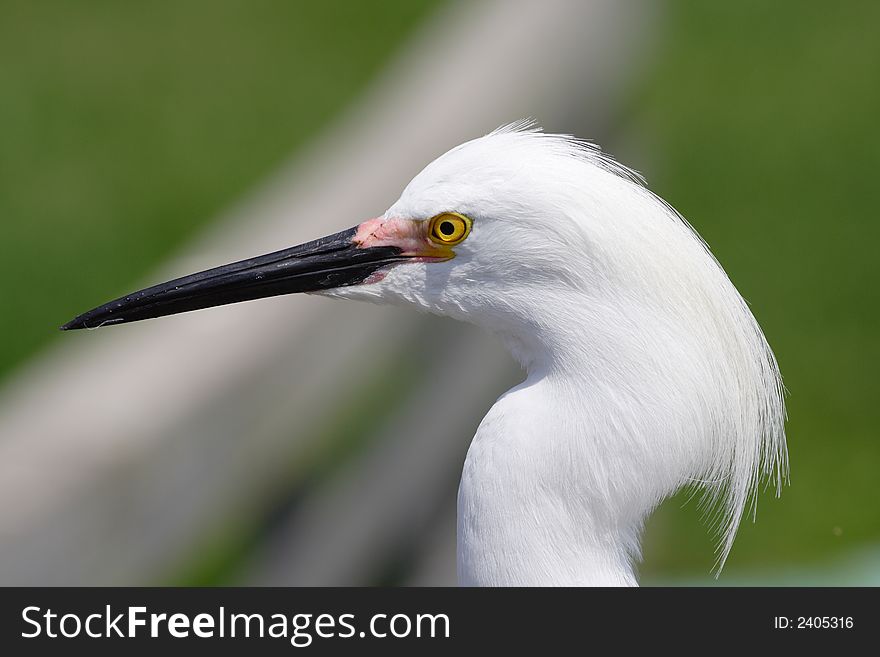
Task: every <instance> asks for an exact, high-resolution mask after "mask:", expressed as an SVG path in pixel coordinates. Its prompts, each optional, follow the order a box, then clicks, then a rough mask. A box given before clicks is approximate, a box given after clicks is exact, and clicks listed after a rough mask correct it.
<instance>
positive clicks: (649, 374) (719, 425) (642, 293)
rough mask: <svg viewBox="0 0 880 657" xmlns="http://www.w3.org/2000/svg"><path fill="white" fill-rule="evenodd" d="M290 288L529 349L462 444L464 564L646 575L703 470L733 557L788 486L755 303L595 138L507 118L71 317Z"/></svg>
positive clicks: (622, 579)
mask: <svg viewBox="0 0 880 657" xmlns="http://www.w3.org/2000/svg"><path fill="white" fill-rule="evenodd" d="M293 292H315V293H321V294H327V295H330V296H338V297H347V298H358V299H367V300H371V301H381V302H391V303H405V304H410V305H415V306H416V307H418V308H421V309H424V310H428V311H431V312H435V313H439V314H442V315H450V316H452V317H456V318H458V319H462V320H465V321H468V322H473V323H474V324H477V325H479V326H482V327H484V328H486V329H488V330H490V331H492V332H494V333H496V334H498V335H499V336H500V338H501V339H502V340H503V341H504V343H505V344H506V345H507V347H508V348H509V349H510V351H511V353H512V354H513V355H514V356H515V357H516V358H517V360H519V362H520V363H522V365H523V367H524V368H525V369H526V371H527V376H526V379H525V381H524V382H523V383H521V384H520V385H518V386H517V387H515V388H514V389H513V390H510V391H509V392H507V393H506V394H505V395H503V396H502V397H501V398H500V399H499V400H498V402H497V403H496V404H495V405H494V406H493V407H492V408H491V409H490V411H489V413H488V414H487V415H486V417H485V419H484V420H483V422H482V423H481V424H480V427H479V429H478V430H477V434H476V436H475V437H474V439H473V442H472V444H471V446H470V449H469V451H468V454H467V458H466V460H465V464H464V472H463V473H462V479H461V486H460V488H459V496H458V560H459V577H460V580H461V582H462V583H463V584H487V585H501V584H545V585H546V584H635V583H636V576H635V569H634V564H635V563H636V562H637V561H638V558H639V543H640V536H641V532H642V527H643V525H644V522H645V519H646V518H647V517H648V515H649V514H650V513H651V512H652V511H653V510H654V508H655V507H656V506H657V505H658V504H659V503H660V502H661V500H663V499H664V498H665V497H668V496H669V495H672V494H673V493H675V492H676V491H677V490H679V489H680V488H681V487H683V486H687V485H697V486H700V487H702V488H703V489H704V490H705V491H706V492H707V498H706V499H708V500H709V501H718V502H719V508H720V510H719V514H718V519H719V522H720V527H721V532H720V533H721V541H720V546H719V561H718V566H719V568H720V567H721V566H722V565H723V564H724V560H725V559H726V558H727V555H728V554H729V552H730V549H731V546H732V544H733V539H734V535H735V534H736V529H737V527H738V525H739V522H740V519H741V518H742V514H743V511H744V509H745V507H746V505H747V503H748V501H749V498H750V496H751V495H752V494H753V493H754V491H755V488H756V485H757V482H758V479H759V477H760V476H761V475H764V476H767V477H771V478H773V479H774V480H775V482H776V485H777V488H778V487H780V486H781V484H782V480H783V477H784V476H785V473H786V448H785V435H784V431H783V420H784V415H785V411H784V406H783V394H782V384H781V381H780V378H779V371H778V368H777V366H776V361H775V359H774V357H773V353H772V352H771V351H770V347H769V346H768V345H767V342H766V340H765V339H764V335H763V334H762V333H761V329H760V328H759V327H758V324H757V322H756V321H755V318H754V317H753V316H752V314H751V312H750V311H749V309H748V306H747V305H746V303H745V302H744V301H743V299H742V297H740V295H739V293H738V292H737V291H736V288H734V286H733V284H732V283H731V282H730V280H729V279H728V278H727V275H726V274H725V273H724V270H723V269H722V268H721V266H720V265H719V264H718V262H717V261H716V260H715V259H714V258H713V257H712V255H711V253H710V252H709V250H708V248H707V246H706V245H705V244H704V243H703V242H702V241H701V240H700V238H699V237H698V236H697V234H696V233H695V232H694V231H693V229H692V228H691V227H690V226H689V225H688V224H687V222H686V221H685V220H684V219H682V217H681V216H679V215H678V214H677V213H676V212H675V210H673V209H672V208H671V207H670V206H669V205H667V204H666V203H665V202H663V201H662V200H661V199H659V198H658V197H657V196H655V195H654V194H652V193H651V192H649V191H648V190H647V189H646V188H645V187H644V186H643V185H642V184H641V180H640V179H639V177H638V176H637V175H635V174H634V173H632V172H631V171H630V170H629V169H626V168H625V167H622V166H620V165H619V164H617V163H615V162H614V161H613V160H611V159H610V158H608V157H606V156H604V155H602V154H601V153H600V152H599V150H598V149H597V148H595V147H593V146H591V145H589V144H586V143H584V142H580V141H577V140H575V139H573V138H571V137H566V136H561V135H546V134H542V133H540V132H538V131H537V130H534V129H531V128H530V127H529V125H528V124H523V123H520V124H515V125H512V126H508V127H506V128H502V129H500V130H498V131H496V132H493V133H492V134H490V135H487V136H485V137H482V138H480V139H475V140H473V141H470V142H468V143H466V144H463V145H461V146H459V147H457V148H454V149H452V150H451V151H449V152H448V153H446V154H445V155H443V156H442V157H440V158H438V159H437V160H436V161H434V162H433V163H431V164H430V165H428V166H427V167H426V168H425V169H424V171H422V172H421V173H420V174H419V175H417V176H416V177H415V178H414V179H413V180H412V182H410V184H409V185H408V186H407V187H406V189H405V190H404V191H403V194H402V195H401V197H400V199H399V200H398V201H397V202H396V203H395V204H394V205H393V206H391V208H390V209H389V210H388V211H387V212H386V213H385V215H384V216H382V217H377V218H375V219H369V220H367V221H365V222H363V223H361V224H359V225H358V226H355V227H354V228H351V229H349V230H347V231H342V232H340V233H336V234H335V235H329V236H327V237H324V238H322V239H319V240H315V241H313V242H309V243H306V244H301V245H299V246H295V247H291V248H288V249H284V250H282V251H278V252H275V253H270V254H267V255H264V256H259V257H256V258H250V259H248V260H242V261H240V262H236V263H231V264H229V265H223V266H221V267H216V268H214V269H211V270H208V271H204V272H198V273H195V274H192V275H190V276H185V277H183V278H179V279H175V280H173V281H168V282H166V283H162V284H159V285H156V286H153V287H150V288H146V289H144V290H140V291H138V292H134V293H132V294H129V295H127V296H125V297H121V298H119V299H116V300H115V301H111V302H109V303H106V304H104V305H102V306H99V307H97V308H94V309H92V310H90V311H88V312H86V313H84V314H82V315H80V316H79V317H76V318H75V319H73V320H71V321H70V322H68V323H67V324H65V325H64V327H63V328H64V329H66V330H71V329H82V328H92V327H96V326H104V325H108V324H120V323H126V322H132V321H139V320H142V319H150V318H154V317H161V316H164V315H170V314H175V313H179V312H187V311H191V310H198V309H201V308H208V307H211V306H217V305H223V304H227V303H235V302H238V301H246V300H250V299H258V298H262V297H268V296H276V295H279V294H289V293H293ZM436 357H438V358H442V354H438V355H437V356H436ZM474 366H475V367H478V366H479V363H474ZM462 376H467V373H465V372H463V373H462ZM444 411H445V412H454V409H452V410H448V411H446V410H445V409H444ZM427 420H428V421H432V422H443V420H444V417H443V415H442V414H438V416H437V417H431V418H427Z"/></svg>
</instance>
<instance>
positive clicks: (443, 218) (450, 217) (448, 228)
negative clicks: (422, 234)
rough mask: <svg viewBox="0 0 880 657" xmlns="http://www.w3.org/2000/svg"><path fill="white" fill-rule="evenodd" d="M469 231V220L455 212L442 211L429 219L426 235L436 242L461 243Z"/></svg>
mask: <svg viewBox="0 0 880 657" xmlns="http://www.w3.org/2000/svg"><path fill="white" fill-rule="evenodd" d="M470 232H471V220H470V219H468V218H467V217H465V216H464V215H463V214H458V213H457V212H444V213H442V214H438V215H437V216H436V217H433V218H432V219H431V225H430V226H429V227H428V236H429V237H430V238H431V239H432V240H433V241H434V242H437V243H438V244H448V245H450V246H455V245H456V244H461V243H462V242H463V241H464V238H465V237H467V236H468V234H469V233H470Z"/></svg>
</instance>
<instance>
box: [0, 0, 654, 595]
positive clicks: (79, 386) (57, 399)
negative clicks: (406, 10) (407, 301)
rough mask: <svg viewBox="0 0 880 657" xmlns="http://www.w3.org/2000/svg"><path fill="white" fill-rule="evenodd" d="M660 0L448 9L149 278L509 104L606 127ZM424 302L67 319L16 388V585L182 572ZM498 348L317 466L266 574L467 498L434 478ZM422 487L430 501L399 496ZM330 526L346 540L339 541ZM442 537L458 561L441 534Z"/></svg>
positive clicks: (346, 553)
mask: <svg viewBox="0 0 880 657" xmlns="http://www.w3.org/2000/svg"><path fill="white" fill-rule="evenodd" d="M646 6H647V3H644V2H635V1H632V2H617V1H614V0H602V1H598V0H597V1H595V2H582V1H578V0H544V1H540V2H538V1H535V2H526V1H508V0H493V1H487V2H480V3H477V2H462V3H458V4H454V5H452V6H450V7H449V8H448V9H446V10H444V11H443V12H441V14H440V15H438V16H437V17H436V18H435V19H434V20H433V21H432V22H431V23H430V24H428V25H426V26H425V27H424V29H422V30H421V31H420V32H419V33H418V34H417V35H416V37H415V38H414V39H413V40H412V41H411V42H410V43H409V44H408V45H407V47H406V48H405V49H404V50H403V51H402V52H401V53H400V54H399V56H398V57H397V59H396V61H395V62H394V63H393V64H392V65H391V66H390V67H389V68H388V69H387V70H386V71H385V73H384V74H383V76H382V77H381V78H380V79H379V80H377V81H376V82H375V83H374V85H373V86H372V88H371V90H370V92H369V93H368V94H367V95H366V97H365V98H364V99H362V101H361V102H360V103H359V104H358V105H357V106H356V107H354V108H353V109H351V110H350V111H349V112H347V113H346V115H345V116H344V117H343V118H342V119H341V120H340V121H338V122H337V123H336V125H334V126H333V127H332V129H331V130H330V131H329V132H328V134H327V135H326V136H325V137H323V138H322V139H320V140H318V141H316V142H314V143H313V144H312V146H311V147H310V148H308V149H305V151H304V152H302V153H301V154H300V155H299V157H298V158H297V159H296V161H295V162H293V163H292V164H291V165H290V166H289V167H286V168H285V169H284V170H283V171H281V172H279V173H278V175H276V176H275V177H274V178H273V180H271V181H270V182H269V183H268V184H267V185H266V187H265V188H264V189H263V190H262V191H261V192H260V193H258V194H256V195H255V196H254V197H253V198H252V199H251V200H250V201H248V202H246V203H244V204H242V205H240V206H239V207H236V208H234V209H233V210H232V211H231V212H230V213H229V214H228V216H227V217H225V218H224V220H223V221H221V222H219V223H218V224H217V226H216V228H215V229H214V230H213V232H212V233H211V234H210V235H207V236H206V237H205V238H204V239H203V240H201V241H200V242H199V243H197V244H194V245H193V246H192V248H191V250H190V252H189V253H188V254H186V255H185V256H183V257H181V258H179V259H177V260H176V261H175V262H173V263H172V264H170V265H169V266H167V267H165V268H164V269H163V271H161V272H157V273H156V275H155V276H154V277H151V279H150V280H148V281H144V283H145V284H149V283H151V282H155V281H158V280H160V279H165V278H169V277H172V276H175V275H180V274H184V273H189V272H190V271H194V270H196V269H199V268H205V267H209V266H212V265H216V264H218V263H222V262H229V261H232V260H236V259H240V258H242V257H247V256H251V255H254V254H258V253H265V252H268V251H272V250H276V249H278V248H281V247H284V246H288V245H292V244H295V243H298V242H301V241H305V240H308V239H312V238H314V237H317V236H319V235H323V234H326V233H329V232H333V231H337V230H340V229H343V228H346V227H348V226H351V225H353V224H355V223H357V222H359V221H361V220H362V219H364V218H367V217H370V216H375V215H378V214H380V213H381V212H382V211H383V210H384V209H385V208H386V207H387V206H388V205H390V204H391V203H392V202H393V201H394V200H395V199H396V197H397V195H398V194H399V192H400V190H401V189H402V186H403V185H404V184H405V183H406V182H407V181H408V180H409V178H410V177H411V176H412V175H413V174H414V173H416V172H417V171H418V170H419V169H420V168H421V167H422V166H423V165H424V164H426V163H427V162H428V161H430V160H431V159H432V158H433V157H435V156H436V155H438V154H439V153H441V152H443V151H445V150H446V149H447V148H449V147H450V146H452V145H454V144H456V143H458V142H460V141H462V140H464V139H467V138H471V137H474V136H477V135H479V134H482V133H485V132H487V131H488V130H491V129H492V128H494V127H496V126H497V125H498V124H500V123H505V122H508V121H511V120H515V119H517V118H521V117H525V116H535V117H536V118H538V119H540V120H541V121H542V122H543V123H544V124H545V125H546V126H547V127H548V128H552V129H554V130H556V129H561V130H573V129H576V128H581V129H582V128H583V127H588V128H590V134H589V136H591V137H601V134H598V133H599V131H601V129H602V128H603V125H604V124H605V121H607V119H608V117H609V113H610V111H611V108H613V106H614V101H615V100H616V99H617V93H618V92H619V90H620V89H621V88H622V84H623V83H624V82H625V80H626V78H627V76H626V75H625V73H626V72H627V71H628V70H629V68H630V66H631V64H632V62H633V61H634V57H633V55H634V54H640V49H639V48H637V46H639V45H640V44H642V43H643V39H644V35H645V33H646V30H645V29H644V28H645V26H646V23H647V22H648V21H650V20H651V19H652V18H653V16H651V15H646V14H645V13H644V12H645V10H646ZM291 84H295V81H291ZM581 131H582V130H581ZM127 291H128V290H118V292H119V293H124V292H127ZM100 301H103V299H96V300H95V302H96V303H97V302H100ZM59 319H65V318H59ZM425 321H427V320H426V319H425V318H423V317H421V316H419V315H417V314H416V313H410V312H407V311H404V310H393V309H388V308H375V307H372V306H366V305H361V304H342V303H339V302H331V301H327V300H323V299H316V298H311V297H289V298H283V299H275V300H272V301H262V302H254V303H249V304H242V305H239V306H232V307H228V308H226V309H224V310H211V311H203V312H198V313H192V314H189V315H183V316H180V317H173V318H166V319H163V320H160V321H152V322H145V323H142V324H133V325H127V326H121V327H112V328H107V329H103V330H100V331H93V332H79V333H75V334H68V335H65V336H63V340H59V345H58V346H57V347H56V348H54V349H52V350H50V351H49V352H48V353H47V354H45V356H44V357H43V358H41V359H40V360H39V361H38V362H35V363H33V364H32V365H31V366H30V367H29V368H28V369H27V370H25V371H24V372H22V373H21V374H20V375H19V376H18V377H17V378H16V379H14V380H12V381H11V382H10V383H9V385H8V386H6V387H5V389H4V390H3V391H2V394H0V584H4V585H10V584H29V585H36V584H57V585H66V584H93V585H98V584H141V583H149V582H151V581H155V580H156V578H161V577H163V576H165V575H167V573H168V572H169V569H173V568H174V567H176V566H177V565H178V564H179V560H180V559H181V557H182V556H185V555H187V554H192V553H193V551H194V550H197V549H199V546H203V545H204V540H205V537H206V536H210V535H211V533H212V532H215V531H216V530H217V528H218V527H221V526H222V525H223V523H224V522H226V521H227V520H228V519H229V518H242V517H245V516H247V514H248V513H250V511H251V510H252V509H257V508H260V507H261V506H262V505H263V504H264V502H265V500H266V499H267V498H268V497H270V496H271V495H272V494H273V491H274V490H275V488H276V487H277V486H278V485H279V482H280V481H282V480H283V477H284V476H285V474H286V473H287V472H288V471H289V469H290V467H289V466H290V463H292V462H294V461H295V460H296V458H297V455H298V454H300V453H301V452H302V450H304V449H308V448H309V446H310V444H311V443H313V441H315V440H316V439H318V438H319V437H320V435H321V427H322V426H324V425H326V424H327V423H328V422H329V421H330V420H331V419H332V418H333V417H334V413H335V408H336V405H337V404H345V403H346V399H350V398H351V397H352V396H353V395H357V394H358V392H359V391H360V390H363V388H364V386H366V385H368V384H369V381H370V378H371V376H372V373H373V371H374V369H375V367H376V366H377V365H378V364H380V363H382V362H383V361H384V360H385V359H387V358H389V357H390V356H391V355H392V354H393V353H395V351H396V350H397V349H398V348H399V345H400V344H401V343H402V342H406V341H407V336H412V335H413V334H414V333H415V332H417V331H419V330H420V329H421V328H422V327H423V326H424V322H425ZM442 330H444V331H458V329H455V328H451V325H450V324H448V323H447V324H446V325H444V328H443V329H442ZM458 338H460V339H462V340H473V339H474V338H473V332H469V331H467V330H462V331H460V333H459V334H458ZM475 345H476V343H474V344H471V345H470V346H468V347H467V348H466V349H462V351H461V353H462V354H463V355H467V354H470V353H471V352H472V350H473V349H476V348H478V347H477V346H475ZM496 349H497V347H496ZM485 351H486V350H483V352H484V353H485ZM489 354H490V355H489V356H487V357H485V358H481V361H480V362H481V363H482V364H483V368H484V370H483V371H481V372H479V373H473V375H472V376H468V375H462V376H460V377H456V376H455V374H456V372H455V371H454V370H455V367H457V368H458V372H459V373H461V370H462V369H465V368H466V366H467V364H468V363H467V361H466V360H465V362H462V363H458V362H456V363H453V364H446V365H444V364H443V363H438V365H437V368H438V369H437V370H436V372H428V373H427V374H426V376H427V377H431V376H432V374H436V376H437V380H438V381H442V382H446V383H447V385H446V387H445V388H444V390H445V391H446V393H444V394H448V395H449V396H448V397H447V399H446V403H447V404H448V405H449V406H450V407H453V408H461V409H462V411H463V416H462V419H461V420H460V421H457V422H455V423H451V424H450V426H449V427H448V432H447V431H445V430H441V429H435V430H433V431H432V432H431V433H426V434H424V435H420V436H414V438H416V441H415V442H414V443H412V444H407V442H406V440H404V439H403V438H405V436H406V435H407V432H408V431H410V427H409V425H408V423H407V422H406V418H408V417H412V413H414V412H416V413H417V412H418V410H417V409H418V408H419V405H420V404H424V403H425V402H424V400H425V395H430V394H433V393H432V391H433V390H434V387H433V386H434V385H436V384H434V383H432V382H431V381H430V380H426V382H424V383H423V384H422V385H423V388H422V389H420V391H418V392H417V393H416V394H415V395H413V400H414V401H413V404H414V406H412V407H408V408H405V409H401V410H400V411H399V414H398V415H397V417H396V418H392V420H391V421H389V422H388V424H387V426H386V429H387V431H388V432H389V433H388V437H387V439H385V440H383V441H382V442H381V443H380V445H379V447H378V451H376V452H375V453H371V454H367V455H366V456H364V457H363V458H361V459H360V460H358V461H356V462H355V463H354V464H353V465H351V466H350V467H351V468H355V469H358V468H360V471H358V472H354V473H352V474H350V475H348V476H347V477H343V476H342V475H339V476H337V477H335V478H333V479H331V480H330V481H329V482H327V483H326V485H325V486H323V487H320V488H319V489H318V491H317V492H316V493H315V494H314V495H313V496H312V497H311V498H309V500H307V503H306V505H305V509H304V511H303V513H302V514H294V516H292V518H291V521H290V522H291V523H294V525H292V526H291V527H289V528H282V530H281V531H279V532H277V534H276V539H275V541H274V543H273V544H272V545H269V546H267V547H266V549H265V551H264V554H265V562H264V563H262V564H259V563H258V564H255V566H254V570H253V579H254V580H255V581H259V582H267V583H272V582H276V581H277V582H278V583H283V582H285V581H291V582H303V583H306V582H307V583H331V582H333V583H358V582H361V581H364V580H365V575H364V573H367V572H369V571H370V569H371V568H374V567H375V563H372V562H370V561H371V560H373V559H374V556H371V555H375V554H376V553H377V550H379V549H380V548H381V547H382V546H383V545H384V543H385V542H387V541H388V540H391V539H390V538H389V537H398V536H402V535H403V534H404V533H405V528H406V526H407V523H412V522H413V518H415V517H425V514H424V513H423V511H420V509H422V510H423V509H426V508H430V507H432V506H434V507H436V506H438V505H443V504H445V505H447V506H448V505H449V504H451V503H452V500H453V499H454V491H450V487H449V482H448V478H447V477H445V476H444V477H441V476H433V475H434V474H435V473H444V474H447V473H449V472H450V471H453V470H454V469H455V467H456V466H457V465H458V464H460V462H461V460H462V459H463V457H464V449H465V447H466V444H467V441H468V439H469V435H467V433H465V432H466V431H467V430H470V431H472V430H473V427H474V426H475V424H474V421H475V419H474V418H476V417H478V416H479V413H480V412H482V411H483V410H485V407H486V406H487V405H488V399H489V397H491V396H494V395H497V394H498V393H500V392H502V390H503V381H504V380H507V379H509V377H510V364H509V362H508V361H507V360H506V358H504V357H502V356H500V355H499V354H500V352H492V351H491V350H490V351H489ZM452 365H455V367H453V368H452V369H450V368H451V367H452ZM496 377H497V379H498V381H499V386H498V389H497V390H495V391H494V392H493V393H492V394H491V395H490V394H489V392H487V390H486V389H487V387H491V385H490V384H491V381H492V380H493V378H496ZM452 381H456V384H455V385H454V386H451V388H450V387H449V385H448V383H449V382H452ZM475 399H479V400H481V401H480V402H479V403H476V402H475V401H474V400H475ZM481 404H482V405H481ZM414 409H415V410H414ZM449 433H451V434H452V435H448V434H449ZM444 436H445V437H448V438H449V440H445V438H444ZM418 446H421V448H420V447H418ZM403 464H405V470H406V471H405V472H401V469H402V468H403V467H404V466H403ZM355 482H360V483H361V484H362V485H360V486H359V485H357V484H356V483H355ZM365 492H367V493H368V494H365ZM413 496H421V500H420V501H419V504H416V505H412V504H410V505H408V506H407V505H401V504H395V500H397V501H400V500H403V499H406V498H410V499H411V498H412V497H413ZM407 509H409V510H407ZM336 514H338V515H336ZM438 517H439V518H441V519H442V518H448V517H449V516H448V513H446V514H439V515H438ZM444 522H448V521H445V520H444ZM296 523H300V524H299V525H298V524H296ZM298 528H301V529H304V530H307V531H309V532H310V536H309V537H308V538H307V540H303V539H302V537H301V536H300V535H299V534H298ZM290 537H293V538H292V539H291V538H290ZM329 545H337V546H340V545H341V546H343V547H341V548H339V549H333V550H326V549H322V546H329ZM452 545H454V542H450V543H449V547H448V548H444V549H451V546H452ZM288 546H289V548H290V559H291V560H292V561H291V562H290V563H289V564H287V565H285V564H284V554H285V551H286V550H287V548H288ZM425 558H426V560H430V563H431V564H436V563H449V559H446V560H445V561H444V559H443V558H442V555H439V556H438V554H437V550H431V549H428V550H427V551H426V557H425ZM296 560H300V561H296ZM367 562H370V563H367ZM418 570H419V572H420V573H421V574H420V575H419V581H428V582H430V583H441V581H445V580H448V579H450V578H451V577H452V573H451V572H443V569H442V568H439V569H438V568H437V567H435V566H431V565H429V564H428V562H427V561H426V564H424V565H423V567H420V568H419V569H418ZM427 572H432V573H434V574H433V575H430V576H428V575H426V574H425V573H427ZM306 573H312V574H309V575H307V574H306ZM343 574H344V576H343ZM425 578H427V579H425Z"/></svg>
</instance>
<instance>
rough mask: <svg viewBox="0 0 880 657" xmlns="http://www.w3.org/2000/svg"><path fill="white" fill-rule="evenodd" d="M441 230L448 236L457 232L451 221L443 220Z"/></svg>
mask: <svg viewBox="0 0 880 657" xmlns="http://www.w3.org/2000/svg"><path fill="white" fill-rule="evenodd" d="M440 232H441V233H443V234H444V235H446V236H447V237H448V236H449V235H452V234H453V233H454V232H455V226H453V225H452V222H451V221H441V222H440Z"/></svg>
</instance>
